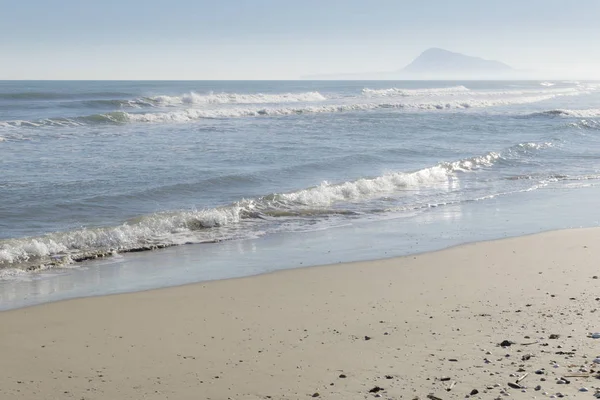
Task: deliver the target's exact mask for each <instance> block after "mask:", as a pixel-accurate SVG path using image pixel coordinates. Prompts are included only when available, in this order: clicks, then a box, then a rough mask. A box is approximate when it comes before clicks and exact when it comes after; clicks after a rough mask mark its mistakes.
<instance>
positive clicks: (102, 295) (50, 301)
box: [0, 227, 600, 315]
mask: <svg viewBox="0 0 600 400" xmlns="http://www.w3.org/2000/svg"><path fill="white" fill-rule="evenodd" d="M585 229H600V227H579V228H562V229H549V230H543V231H539V232H535V233H524V234H517V235H515V236H505V237H502V238H491V239H482V240H478V241H477V240H476V241H468V242H461V243H456V244H450V245H448V246H447V247H442V248H438V249H434V250H422V251H416V252H414V253H408V254H404V255H399V256H397V255H392V256H388V257H381V258H372V259H364V260H355V261H339V262H336V263H327V264H311V265H300V266H295V267H290V268H283V269H274V270H268V271H265V272H257V273H254V274H249V275H241V276H233V277H226V278H216V279H208V280H201V281H192V282H184V283H179V284H175V285H169V286H160V287H152V288H147V289H139V290H136V289H133V290H131V291H123V292H117V293H108V294H92V295H85V296H79V297H69V298H65V299H58V300H49V301H45V302H41V303H36V304H31V305H23V306H19V307H15V308H7V309H1V308H0V315H1V314H2V313H4V312H8V311H14V310H21V309H27V308H31V307H38V306H43V305H45V304H55V303H62V302H68V301H76V300H81V299H86V298H97V297H105V296H119V295H127V294H135V293H145V292H152V291H160V290H165V289H176V288H180V287H186V286H193V285H200V284H205V283H213V282H220V281H236V280H240V279H246V278H256V277H260V276H263V275H271V274H278V273H282V272H286V271H294V270H303V269H314V268H318V269H320V268H331V267H335V266H340V265H348V266H351V265H353V264H360V263H380V262H389V261H391V260H397V259H404V258H410V257H416V256H421V255H427V254H436V253H440V252H445V251H448V250H452V249H456V248H460V247H466V246H471V245H477V244H481V243H490V242H501V241H504V240H511V239H518V238H526V237H530V236H536V235H543V234H548V233H553V232H568V231H579V230H585ZM249 240H255V239H249ZM195 245H202V244H197V243H192V244H189V245H188V244H184V245H174V246H168V247H163V248H157V249H153V250H149V251H145V252H143V254H144V255H148V256H149V255H151V254H152V252H155V251H160V250H164V249H170V248H173V247H175V248H181V247H186V246H195ZM129 253H130V252H125V253H122V254H121V253H119V255H123V256H127V255H128V254H129ZM133 253H137V252H133ZM112 257H114V256H112ZM86 261H91V262H95V261H100V262H101V261H110V259H108V258H106V257H100V258H98V259H94V260H86ZM86 261H83V262H86ZM78 267H79V265H77V266H73V267H71V268H73V269H75V268H78ZM71 268H68V267H65V268H56V269H51V270H49V271H46V272H50V273H54V272H57V273H61V272H63V271H68V270H69V269H71ZM36 272H37V271H36Z"/></svg>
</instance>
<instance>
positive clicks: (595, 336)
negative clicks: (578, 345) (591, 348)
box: [590, 332, 600, 339]
mask: <svg viewBox="0 0 600 400" xmlns="http://www.w3.org/2000/svg"><path fill="white" fill-rule="evenodd" d="M590 337H591V338H592V339H600V332H594V333H592V334H591V335H590Z"/></svg>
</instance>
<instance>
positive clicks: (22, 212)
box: [0, 81, 600, 282]
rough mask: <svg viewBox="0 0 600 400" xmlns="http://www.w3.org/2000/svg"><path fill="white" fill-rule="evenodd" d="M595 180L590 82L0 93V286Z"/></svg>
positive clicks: (109, 85) (83, 86)
mask: <svg viewBox="0 0 600 400" xmlns="http://www.w3.org/2000/svg"><path fill="white" fill-rule="evenodd" d="M599 179H600V83H597V82H575V81H553V82H541V81H527V82H524V81H516V82H509V81H503V82H483V81H482V82H478V81H465V82H455V81H453V82H443V81H431V82H428V81H393V82H385V81H368V82H361V81H292V82H281V81H273V82H260V81H239V82H238V81H227V82H214V81H211V82H201V81H194V82H75V81H73V82H69V81H61V82H29V81H27V82H19V81H0V282H1V281H2V280H4V281H10V280H14V279H17V278H18V279H22V278H23V277H35V276H39V274H40V273H41V272H42V271H45V272H47V271H50V270H61V271H63V273H64V271H65V270H64V268H73V267H75V268H77V267H78V265H80V264H81V262H82V261H85V260H90V259H95V258H96V257H102V258H105V257H106V258H105V259H111V258H114V257H121V256H122V255H123V254H126V253H129V252H137V251H142V250H151V249H156V248H162V247H170V246H179V245H183V244H193V245H194V246H195V247H193V248H194V251H197V252H200V253H201V252H202V251H203V249H208V248H209V245H210V244H214V243H219V242H227V243H238V242H243V241H245V240H249V239H253V238H254V239H255V238H275V237H278V235H294V234H298V235H307V234H308V235H311V232H313V234H314V235H322V233H318V234H317V232H323V231H325V232H327V231H329V230H334V229H336V228H338V227H342V226H350V225H351V226H361V227H363V228H361V229H363V230H364V231H365V232H370V233H369V234H372V229H370V228H369V226H375V225H373V224H377V223H380V222H381V221H388V222H387V223H388V226H389V224H390V223H391V224H395V225H396V226H398V227H402V229H404V230H407V232H408V233H407V234H410V231H411V229H409V228H410V227H411V226H415V227H416V226H417V225H418V224H420V222H419V221H422V218H423V216H426V215H428V213H431V212H433V210H436V209H439V208H446V209H448V210H452V209H456V207H459V208H460V209H461V210H462V211H461V212H463V213H468V212H469V210H478V211H477V213H478V214H477V215H479V219H480V223H481V228H482V229H483V227H485V226H486V224H488V221H486V215H487V214H486V213H487V211H485V210H486V209H487V208H486V207H487V205H488V204H494V205H497V204H498V203H497V202H498V201H502V202H504V203H503V204H511V202H512V204H513V205H514V206H515V207H517V206H518V207H522V205H523V204H527V203H528V201H530V199H531V200H533V199H535V201H536V202H537V203H536V204H538V205H539V204H540V203H539V202H540V199H544V198H546V197H547V198H552V196H553V193H554V194H558V193H562V192H563V191H565V190H569V191H570V192H572V193H575V196H579V195H580V196H586V195H587V196H589V193H597V192H590V191H586V190H585V189H586V188H590V187H594V186H596V185H598V183H599V182H600V180H599ZM590 201H591V202H594V201H595V199H594V198H590ZM495 207H496V206H494V207H490V211H489V216H490V221H492V220H493V222H490V223H493V224H496V225H499V224H501V223H500V222H498V220H494V219H493V218H491V217H492V214H493V212H494V211H493V210H495V209H496V208H495ZM536 207H537V206H536ZM481 210H484V212H481ZM523 213H524V214H527V211H523ZM389 221H392V222H389ZM457 223H459V222H457ZM411 224H412V225H411ZM407 227H409V228H407ZM415 230H416V228H415ZM534 230H535V229H534ZM434 231H435V228H432V231H431V232H434ZM419 232H420V233H419V235H420V237H421V238H423V237H425V240H427V234H426V233H423V232H421V231H419ZM314 237H316V236H314ZM433 237H434V236H431V238H433ZM431 240H433V239H431ZM203 246H204V247H203ZM207 251H208V250H207ZM212 251H214V250H213V247H211V250H210V252H212ZM379 251H380V252H381V254H380V255H381V256H383V252H384V250H383V249H380V250H379ZM150 254H152V253H150ZM157 254H158V252H157ZM373 255H374V256H376V255H377V254H373ZM283 257H284V256H283ZM319 261H323V262H326V261H329V260H328V259H326V257H323V258H322V259H321V260H320V259H318V258H317V259H315V260H314V261H313V262H314V263H318V262H319ZM98 265H99V266H98V268H101V265H100V264H98ZM250 273H252V271H250V272H249V274H250ZM139 274H143V272H139ZM242 274H243V272H242ZM222 275H223V276H228V275H229V274H228V273H227V271H223V273H222ZM215 276H216V277H218V276H219V275H218V274H216V275H215ZM211 278H213V275H211ZM131 279H134V278H131ZM195 279H202V277H201V276H200V277H196V278H195Z"/></svg>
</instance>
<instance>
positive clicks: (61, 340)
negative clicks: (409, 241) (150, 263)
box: [0, 229, 600, 400]
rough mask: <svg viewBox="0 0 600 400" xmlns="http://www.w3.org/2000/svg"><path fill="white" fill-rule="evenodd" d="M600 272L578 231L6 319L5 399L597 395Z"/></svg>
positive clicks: (0, 325)
mask: <svg viewBox="0 0 600 400" xmlns="http://www.w3.org/2000/svg"><path fill="white" fill-rule="evenodd" d="M599 275H600V229H581V230H569V231H557V232H549V233H544V234H539V235H533V236H526V237H520V238H514V239H506V240H500V241H493V242H483V243H476V244H469V245H464V246H460V247H456V248H452V249H448V250H443V251H439V252H433V253H427V254H422V255H416V256H409V257H401V258H394V259H388V260H378V261H370V262H359V263H350V264H338V265H333V266H324V267H312V268H303V269H296V270H287V271H280V272H276V273H271V274H266V275H260V276H256V277H249V278H241V279H232V280H223V281H216V282H208V283H202V284H192V285H186V286H180V287H175V288H167V289H159V290H152V291H146V292H139V293H130V294H122V295H114V296H104V297H94V298H84V299H76V300H69V301H63V302H57V303H51V304H45V305H41V306H35V307H30V308H23V309H18V310H12V311H5V312H1V313H0V354H1V355H2V357H0V398H2V399H4V398H6V399H71V398H72V399H86V400H87V399H269V398H270V399H280V398H282V399H283V398H285V399H306V398H310V397H315V398H317V397H318V398H331V399H363V398H367V399H369V398H376V397H381V398H386V399H398V398H403V399H414V398H417V397H418V398H419V399H427V398H428V396H429V398H430V399H434V400H435V399H436V398H439V399H454V398H465V397H466V396H467V395H469V396H470V397H472V398H486V399H488V398H491V399H493V398H497V397H500V398H504V397H506V394H510V396H511V397H513V398H533V397H534V396H536V397H537V398H541V397H545V396H548V397H550V396H552V395H553V396H555V397H560V395H563V396H564V395H567V396H569V397H573V398H590V399H592V398H594V394H595V392H596V389H595V388H596V387H600V380H598V379H597V378H596V376H597V372H596V370H597V369H600V364H597V363H594V359H596V358H597V357H599V356H600V339H594V338H593V337H592V335H590V334H592V333H595V332H599V331H600V311H597V309H600V280H599V279H598V276H599ZM502 342H504V345H505V346H504V347H502V346H500V344H501V343H502ZM509 344H510V345H509ZM598 362H600V359H599V360H598ZM536 372H537V373H536ZM521 377H524V378H522V379H521V380H520V381H519V382H518V383H517V382H516V381H517V380H519V378H521ZM560 378H564V380H562V381H560ZM560 382H562V383H560ZM567 382H568V383H567ZM509 384H510V385H512V387H511V386H510V385H509ZM538 385H539V386H540V388H539V390H535V389H536V386H538ZM448 389H450V390H448ZM581 389H587V392H585V391H580V390H581ZM475 391H477V394H475ZM471 393H473V395H471ZM505 393H506V394H505ZM544 393H545V395H544ZM557 393H560V395H558V394H557Z"/></svg>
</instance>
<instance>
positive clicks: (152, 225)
mask: <svg viewBox="0 0 600 400" xmlns="http://www.w3.org/2000/svg"><path fill="white" fill-rule="evenodd" d="M550 146H551V144H550V143H540V144H537V143H523V144H519V145H516V146H512V147H510V148H507V149H505V150H504V151H502V152H489V153H486V154H484V155H481V156H476V157H472V158H465V159H461V160H457V161H453V162H442V163H439V164H437V165H434V166H432V167H428V168H423V169H420V170H417V171H414V172H389V173H386V174H383V175H381V176H377V177H373V178H361V179H358V180H354V181H347V182H341V183H329V182H322V183H321V184H320V185H318V186H314V187H310V188H305V189H301V190H297V191H293V192H288V193H272V194H269V195H266V196H262V197H257V198H254V199H242V200H240V201H237V202H235V203H232V204H229V205H226V206H222V207H216V208H210V209H204V210H182V211H172V212H160V213H155V214H150V215H144V216H140V217H138V218H134V219H131V220H129V221H126V222H125V223H123V224H121V225H119V226H111V227H100V228H82V229H77V230H72V231H67V232H55V233H50V234H47V235H44V236H38V237H25V238H15V239H6V240H1V241H0V270H4V271H7V270H8V269H15V268H17V269H19V270H39V269H46V268H52V267H56V266H64V265H68V264H71V263H73V262H78V261H83V260H87V259H92V258H97V257H105V256H109V255H112V254H115V253H119V252H121V253H122V252H132V251H142V250H151V249H156V248H163V247H168V246H174V245H180V244H185V243H205V242H215V241H221V240H230V239H236V238H244V237H256V236H257V235H261V234H264V233H265V232H266V229H267V228H266V227H265V224H278V223H285V222H286V221H287V222H289V218H290V217H292V218H295V219H303V220H305V221H307V223H311V221H314V219H315V218H329V217H332V216H335V215H360V214H362V212H357V211H351V210H352V208H353V207H351V204H355V203H361V202H365V201H368V200H372V199H379V198H383V197H387V196H389V195H392V194H394V193H397V192H399V191H402V190H405V189H407V188H415V189H416V188H428V187H429V188H439V187H440V185H444V186H443V187H447V184H448V182H449V181H451V180H456V179H458V178H459V175H460V174H462V173H468V172H471V171H476V170H480V169H483V168H491V167H493V166H494V165H495V164H497V163H498V162H500V161H503V160H507V159H510V158H511V157H513V156H514V155H515V154H516V153H521V152H524V151H532V150H538V149H543V148H546V147H550ZM507 157H508V158H507ZM416 201H419V200H418V199H417V200H416ZM416 207H417V208H419V207H421V206H419V205H417V206H416ZM367 212H377V210H371V211H367ZM379 212H385V210H380V211H379ZM242 221H246V223H244V224H241V223H240V222H242ZM261 224H262V225H261Z"/></svg>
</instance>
